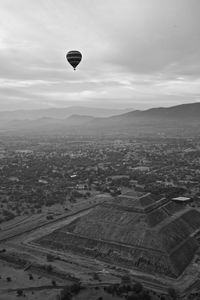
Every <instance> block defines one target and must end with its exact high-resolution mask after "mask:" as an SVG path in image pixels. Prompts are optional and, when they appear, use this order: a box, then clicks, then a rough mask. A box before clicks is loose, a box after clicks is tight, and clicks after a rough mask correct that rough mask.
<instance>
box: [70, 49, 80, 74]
mask: <svg viewBox="0 0 200 300" xmlns="http://www.w3.org/2000/svg"><path fill="white" fill-rule="evenodd" d="M66 58H67V60H68V62H69V63H70V65H71V66H72V67H73V68H74V70H76V67H77V66H78V64H79V63H80V62H81V59H82V54H81V52H79V51H77V50H71V51H69V52H68V53H67V55H66Z"/></svg>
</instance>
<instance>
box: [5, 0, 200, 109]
mask: <svg viewBox="0 0 200 300" xmlns="http://www.w3.org/2000/svg"><path fill="white" fill-rule="evenodd" d="M199 20H200V2H199V1H198V0H175V1H174V0H168V1H165V0H118V1H114V0H102V1H101V2H100V1H98V0H94V1H91V0H81V1H78V0H74V1H69V0H60V1H55V0H46V1H44V0H43V1H33V0H19V1H17V2H13V1H11V0H1V3H0V24H1V26H0V63H1V69H0V111H8V110H19V109H25V110H27V109H44V108H53V107H55V108H59V107H70V106H85V107H96V108H98V107H99V108H103V107H105V108H110V109H127V108H131V109H133V110H134V109H141V110H145V109H148V108H153V107H169V106H174V105H179V104H184V103H194V102H200V60H199V53H198V52H199V48H200V39H199V36H200V26H199V22H200V21H199ZM72 49H77V50H80V51H81V52H82V55H83V60H82V62H81V64H80V65H79V66H78V68H77V71H76V72H74V71H73V69H72V68H71V66H70V65H69V64H68V63H67V61H66V58H65V55H66V53H67V52H68V51H69V50H72Z"/></svg>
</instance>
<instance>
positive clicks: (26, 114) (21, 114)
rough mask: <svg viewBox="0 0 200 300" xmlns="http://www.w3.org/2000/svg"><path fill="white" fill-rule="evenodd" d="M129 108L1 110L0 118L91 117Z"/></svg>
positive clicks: (106, 115) (121, 111) (107, 114)
mask: <svg viewBox="0 0 200 300" xmlns="http://www.w3.org/2000/svg"><path fill="white" fill-rule="evenodd" d="M130 110H131V109H124V110H120V109H107V108H95V107H82V106H70V107H62V108H49V109H40V110H15V111H1V112H0V120H5V121H10V120H37V119H41V118H54V119H65V118H67V117H69V116H71V115H90V116H93V117H109V116H113V115H119V114H122V113H125V112H127V111H130Z"/></svg>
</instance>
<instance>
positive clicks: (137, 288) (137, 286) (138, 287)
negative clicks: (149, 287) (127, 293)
mask: <svg viewBox="0 0 200 300" xmlns="http://www.w3.org/2000/svg"><path fill="white" fill-rule="evenodd" d="M142 290H143V286H142V284H141V283H140V282H136V283H135V284H134V286H133V291H134V292H136V293H137V294H138V293H141V292H142Z"/></svg>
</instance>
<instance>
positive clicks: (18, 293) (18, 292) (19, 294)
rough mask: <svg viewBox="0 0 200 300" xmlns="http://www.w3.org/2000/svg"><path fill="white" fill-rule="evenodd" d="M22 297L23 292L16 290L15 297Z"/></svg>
mask: <svg viewBox="0 0 200 300" xmlns="http://www.w3.org/2000/svg"><path fill="white" fill-rule="evenodd" d="M22 295H23V290H22V289H18V290H17V296H18V297H20V296H22Z"/></svg>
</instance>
